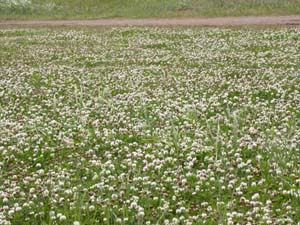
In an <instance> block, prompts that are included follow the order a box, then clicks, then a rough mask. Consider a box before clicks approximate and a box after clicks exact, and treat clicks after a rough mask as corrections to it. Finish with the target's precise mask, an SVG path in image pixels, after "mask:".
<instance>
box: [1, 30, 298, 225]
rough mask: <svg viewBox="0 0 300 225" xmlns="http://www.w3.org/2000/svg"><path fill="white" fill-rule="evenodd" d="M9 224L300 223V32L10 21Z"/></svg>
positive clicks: (5, 134)
mask: <svg viewBox="0 0 300 225" xmlns="http://www.w3.org/2000/svg"><path fill="white" fill-rule="evenodd" d="M0 43H1V45H0V224H1V225H8V224H74V225H80V224H174V225H175V224H189V225H192V224H247V225H251V224H297V223H298V222H300V211H299V210H300V207H299V201H300V200H299V197H300V164H299V160H300V114H299V112H300V110H299V109H300V85H299V84H300V61H299V59H300V29H299V28H269V29H264V30H263V29H211V28H209V29H182V28H178V29H174V28H165V29H158V28H106V29H101V30H80V29H77V30H63V29H61V30H55V29H54V30H47V29H2V30H0Z"/></svg>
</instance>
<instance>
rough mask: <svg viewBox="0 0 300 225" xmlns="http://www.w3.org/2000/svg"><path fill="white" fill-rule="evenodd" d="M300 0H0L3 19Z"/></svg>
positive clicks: (296, 5)
mask: <svg viewBox="0 0 300 225" xmlns="http://www.w3.org/2000/svg"><path fill="white" fill-rule="evenodd" d="M299 13H300V0H284V1H283V0H147V1H137V0H85V1H81V0H0V19H95V18H120V17H121V18H151V17H154V18H156V17H159V18H162V17H207V16H208V17H211V16H212V17H216V16H219V17H220V16H248V15H291V14H299Z"/></svg>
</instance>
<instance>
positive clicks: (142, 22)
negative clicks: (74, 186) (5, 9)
mask: <svg viewBox="0 0 300 225" xmlns="http://www.w3.org/2000/svg"><path fill="white" fill-rule="evenodd" d="M270 25H278V26H300V15H299V16H297V15H296V16H265V17H224V18H221V17H219V18H188V19H181V18H177V19H98V20H40V21H0V27H103V26H158V27H164V26H199V27H201V26H203V27H205V26H210V27H222V26H270Z"/></svg>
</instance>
